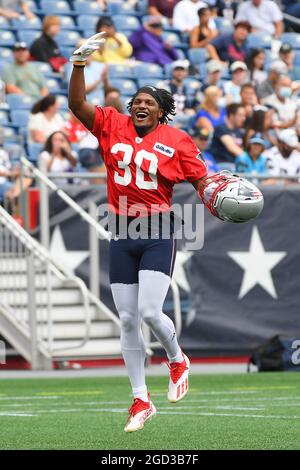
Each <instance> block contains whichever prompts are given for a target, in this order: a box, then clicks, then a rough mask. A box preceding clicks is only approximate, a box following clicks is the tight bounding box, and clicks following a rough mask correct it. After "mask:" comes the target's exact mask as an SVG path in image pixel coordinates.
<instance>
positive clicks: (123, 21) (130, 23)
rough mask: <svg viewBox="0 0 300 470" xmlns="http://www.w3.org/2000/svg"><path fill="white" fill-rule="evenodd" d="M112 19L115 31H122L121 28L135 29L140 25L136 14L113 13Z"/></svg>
mask: <svg viewBox="0 0 300 470" xmlns="http://www.w3.org/2000/svg"><path fill="white" fill-rule="evenodd" d="M113 21H114V23H115V26H116V30H117V31H122V30H123V29H127V30H131V31H136V30H137V29H139V28H140V26H141V24H140V22H139V20H138V19H137V17H136V16H130V15H115V16H114V17H113Z"/></svg>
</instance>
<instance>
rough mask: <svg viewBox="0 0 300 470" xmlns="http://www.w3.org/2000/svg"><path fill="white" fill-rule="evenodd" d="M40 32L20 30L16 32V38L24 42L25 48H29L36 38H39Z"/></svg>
mask: <svg viewBox="0 0 300 470" xmlns="http://www.w3.org/2000/svg"><path fill="white" fill-rule="evenodd" d="M40 35H41V31H37V30H29V29H28V30H26V29H25V30H24V31H23V30H21V31H18V37H19V41H24V42H26V44H27V46H28V47H30V45H31V44H32V43H33V41H35V40H36V39H37V38H38V37H40Z"/></svg>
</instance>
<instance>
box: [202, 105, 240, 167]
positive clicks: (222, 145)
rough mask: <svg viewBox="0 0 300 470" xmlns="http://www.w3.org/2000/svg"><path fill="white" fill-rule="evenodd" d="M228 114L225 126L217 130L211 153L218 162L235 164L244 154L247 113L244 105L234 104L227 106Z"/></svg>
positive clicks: (218, 127)
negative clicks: (237, 158)
mask: <svg viewBox="0 0 300 470" xmlns="http://www.w3.org/2000/svg"><path fill="white" fill-rule="evenodd" d="M226 114H227V115H226V118H225V122H224V124H220V125H219V126H217V127H216V129H215V132H214V136H213V140H212V144H211V147H210V151H211V153H212V154H213V156H214V157H215V159H216V161H217V162H226V163H232V164H234V162H235V159H236V157H238V156H239V155H241V154H242V153H243V148H242V145H243V135H244V124H245V119H246V112H245V109H244V107H243V105H242V104H240V103H232V104H230V105H228V106H227V108H226ZM233 169H234V165H233Z"/></svg>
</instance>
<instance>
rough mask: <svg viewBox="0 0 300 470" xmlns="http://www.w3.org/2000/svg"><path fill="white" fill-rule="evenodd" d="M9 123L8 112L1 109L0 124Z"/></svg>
mask: <svg viewBox="0 0 300 470" xmlns="http://www.w3.org/2000/svg"><path fill="white" fill-rule="evenodd" d="M8 122H9V119H8V112H7V111H4V110H3V109H1V110H0V124H1V125H3V124H7V123H8Z"/></svg>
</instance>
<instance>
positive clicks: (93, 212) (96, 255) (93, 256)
mask: <svg viewBox="0 0 300 470" xmlns="http://www.w3.org/2000/svg"><path fill="white" fill-rule="evenodd" d="M89 214H90V216H91V217H92V218H93V219H94V220H95V221H97V206H96V204H95V202H94V201H89ZM99 245H100V242H99V238H98V235H97V232H96V230H95V228H94V227H93V226H92V225H90V224H89V249H90V291H91V292H92V293H93V294H94V295H95V296H96V297H97V298H98V299H100V264H99V263H100V251H99Z"/></svg>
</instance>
